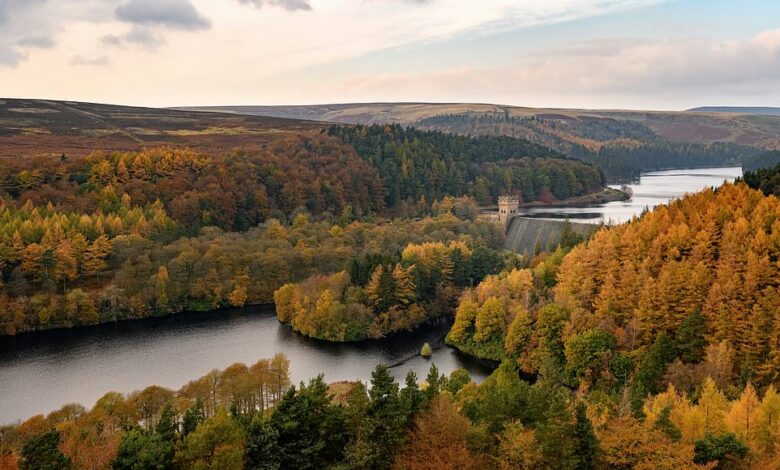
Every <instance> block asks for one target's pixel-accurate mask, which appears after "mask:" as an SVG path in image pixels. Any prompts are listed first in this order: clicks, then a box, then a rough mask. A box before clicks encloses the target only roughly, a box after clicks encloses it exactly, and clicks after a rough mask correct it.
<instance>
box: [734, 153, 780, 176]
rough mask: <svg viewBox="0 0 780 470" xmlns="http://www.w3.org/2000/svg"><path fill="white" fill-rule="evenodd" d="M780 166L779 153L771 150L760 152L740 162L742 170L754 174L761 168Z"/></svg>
mask: <svg viewBox="0 0 780 470" xmlns="http://www.w3.org/2000/svg"><path fill="white" fill-rule="evenodd" d="M778 164H780V151H778V150H773V151H769V152H762V153H759V154H758V155H755V156H753V157H750V158H746V159H745V160H744V161H743V162H742V170H743V171H745V172H748V171H751V172H755V171H756V170H760V169H763V168H772V167H775V166H777V165H778Z"/></svg>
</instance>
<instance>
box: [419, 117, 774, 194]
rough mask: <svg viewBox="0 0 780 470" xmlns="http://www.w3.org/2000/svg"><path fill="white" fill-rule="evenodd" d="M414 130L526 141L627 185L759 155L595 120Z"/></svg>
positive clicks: (491, 121)
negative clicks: (664, 172) (654, 174)
mask: <svg viewBox="0 0 780 470" xmlns="http://www.w3.org/2000/svg"><path fill="white" fill-rule="evenodd" d="M414 125H415V126H419V127H420V128H422V129H432V130H440V131H445V132H454V133H457V134H462V135H470V136H485V135H493V136H511V137H516V138H520V139H527V140H529V141H531V142H533V143H535V144H539V145H543V146H546V147H549V148H552V149H554V150H556V151H557V152H560V153H562V154H564V155H566V156H567V157H569V158H577V159H580V160H583V161H586V162H589V163H592V164H594V165H596V166H597V167H598V168H599V169H600V170H601V171H602V172H603V173H604V175H605V177H606V178H607V179H608V180H609V181H626V180H631V179H634V178H637V177H639V174H640V172H642V171H650V170H659V169H664V168H695V167H706V166H723V165H739V164H740V163H741V162H742V161H746V162H747V161H752V159H753V158H754V156H755V155H756V154H757V153H759V152H760V151H759V150H758V149H755V148H752V147H747V146H743V145H737V144H732V143H712V144H690V143H682V142H671V141H668V140H665V139H662V138H661V137H659V136H658V135H657V134H655V132H653V131H652V130H651V129H650V128H649V127H647V126H645V125H643V124H641V123H639V122H634V121H627V120H617V119H612V118H603V117H596V116H590V117H588V116H577V117H572V116H566V115H561V114H548V115H537V116H528V117H514V116H509V115H505V114H503V113H501V114H498V113H491V114H457V115H443V116H433V117H429V118H425V119H422V120H420V121H417V122H416V123H415V124H414Z"/></svg>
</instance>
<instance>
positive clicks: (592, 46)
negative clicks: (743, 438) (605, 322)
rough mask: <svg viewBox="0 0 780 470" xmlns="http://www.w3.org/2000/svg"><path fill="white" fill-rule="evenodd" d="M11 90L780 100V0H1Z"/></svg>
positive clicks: (1, 84)
mask: <svg viewBox="0 0 780 470" xmlns="http://www.w3.org/2000/svg"><path fill="white" fill-rule="evenodd" d="M0 96H5V97H43V98H57V99H71V100H82V101H100V102H112V103H123V104H139V105H151V106H174V105H207V104H303V103H325V102H355V101H469V102H472V101H479V102H498V103H507V104H516V105H526V106H558V107H598V108H644V109H684V108H687V107H692V106H698V105H706V104H718V105H724V104H732V105H767V106H772V105H775V106H776V105H780V2H776V1H771V0H765V1H757V0H740V1H739V2H736V1H732V0H690V1H689V0H678V1H672V0H669V1H661V0H576V1H575V0H538V1H531V0H515V1H510V0H480V1H479V2H476V1H472V0H468V1H465V0H461V1H455V0H69V1H68V0H0Z"/></svg>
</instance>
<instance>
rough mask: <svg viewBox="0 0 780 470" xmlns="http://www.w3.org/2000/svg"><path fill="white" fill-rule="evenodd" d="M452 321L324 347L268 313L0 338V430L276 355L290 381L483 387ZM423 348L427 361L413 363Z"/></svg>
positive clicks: (481, 373)
mask: <svg viewBox="0 0 780 470" xmlns="http://www.w3.org/2000/svg"><path fill="white" fill-rule="evenodd" d="M450 322H451V320H444V319H442V320H439V321H436V322H433V323H431V324H428V325H425V326H424V327H421V328H420V329H418V330H415V331H414V332H410V333H402V334H397V335H394V336H391V337H389V338H385V339H382V340H378V341H365V342H361V343H352V344H337V343H327V342H323V341H317V340H313V339H311V338H306V337H303V336H301V335H298V334H296V333H294V332H293V331H292V330H291V329H290V328H289V327H288V326H286V325H282V324H280V323H279V322H278V321H277V320H276V315H275V314H274V312H273V311H272V310H268V309H257V308H255V309H243V310H235V311H222V312H215V313H203V314H185V315H175V316H170V317H165V318H153V319H146V320H140V321H130V322H122V323H117V324H108V325H100V326H96V327H88V328H83V329H73V330H61V331H51V332H43V333H37V334H27V335H19V336H17V337H3V338H0V397H2V399H0V423H7V422H12V421H15V420H18V419H22V418H27V417H29V416H32V415H34V414H36V413H47V412H49V411H52V410H55V409H57V408H59V407H60V406H62V405H63V404H66V403H74V402H75V403H81V404H84V405H85V406H88V407H89V406H91V405H92V404H93V403H94V402H95V401H96V400H97V399H98V398H99V397H101V396H102V395H103V394H104V393H105V392H108V391H110V390H116V391H120V392H124V393H127V392H131V391H133V390H137V389H141V388H143V387H145V386H147V385H150V384H158V385H162V386H165V387H171V388H178V387H181V386H182V385H184V384H185V383H186V382H187V381H189V380H191V379H195V378H197V377H200V376H201V375H204V374H206V373H207V372H209V371H210V370H212V369H215V368H220V369H222V368H225V367H227V366H228V365H230V364H232V363H234V362H244V363H247V364H252V363H254V362H255V361H257V360H258V359H261V358H265V357H271V356H273V355H274V354H276V353H277V352H283V353H285V354H286V355H287V356H288V357H289V359H290V362H291V364H290V375H291V377H292V380H293V381H294V382H296V383H297V382H299V381H302V380H308V379H309V378H312V377H315V376H316V375H317V374H320V373H324V374H325V378H326V380H328V381H338V380H369V379H370V377H371V371H372V370H373V369H374V367H375V366H376V364H377V363H380V362H381V363H386V364H392V365H393V367H392V368H391V371H392V373H393V375H394V376H395V377H396V378H398V379H399V380H402V379H403V377H404V376H405V375H406V373H407V371H409V370H414V371H415V372H416V373H417V375H418V376H419V377H421V378H424V377H425V375H426V374H427V372H428V368H429V367H430V364H431V363H435V364H436V366H437V367H438V368H439V369H440V371H442V372H443V373H449V372H451V371H453V370H454V369H456V368H458V367H465V368H466V369H467V370H468V371H469V372H470V373H471V375H472V377H474V378H475V380H478V381H481V380H482V379H484V378H485V377H486V376H487V374H489V373H490V365H489V364H485V363H482V362H480V361H478V360H476V359H473V358H470V357H468V356H465V355H461V354H459V353H458V352H457V351H455V350H454V349H452V348H449V347H447V346H446V345H445V344H444V343H443V338H444V336H445V335H446V334H447V332H448V331H449V327H450V324H451V323H450ZM425 342H429V343H430V344H431V346H432V347H433V349H434V352H433V356H432V357H431V358H429V359H425V358H423V357H421V356H419V354H418V353H419V351H420V348H421V347H422V345H423V343H425Z"/></svg>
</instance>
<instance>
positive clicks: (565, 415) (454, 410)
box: [0, 355, 780, 470]
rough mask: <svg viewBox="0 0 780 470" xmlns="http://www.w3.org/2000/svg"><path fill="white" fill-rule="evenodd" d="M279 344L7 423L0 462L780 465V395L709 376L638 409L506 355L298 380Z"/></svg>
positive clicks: (72, 465) (77, 465)
mask: <svg viewBox="0 0 780 470" xmlns="http://www.w3.org/2000/svg"><path fill="white" fill-rule="evenodd" d="M287 368H288V363H287V360H286V358H284V356H282V355H277V356H275V357H274V358H272V359H270V360H268V359H264V360H261V361H259V362H258V363H256V364H254V365H253V366H251V367H247V366H245V365H243V364H234V365H232V366H230V367H228V368H227V369H225V370H222V371H218V370H215V371H213V372H211V373H209V374H208V375H206V376H204V377H202V378H201V379H198V380H196V381H193V382H191V383H189V384H187V385H186V386H185V387H182V388H181V389H180V390H178V391H172V390H168V389H165V388H161V387H156V386H151V387H148V388H146V389H144V390H142V391H139V392H135V393H132V394H130V395H126V396H125V395H122V394H119V393H107V394H106V395H105V396H103V397H102V398H101V399H100V400H98V401H97V403H96V404H95V406H94V407H93V408H92V409H91V410H86V409H84V408H83V407H81V406H78V405H67V406H65V407H63V408H62V409H60V410H58V411H55V412H53V413H51V414H49V415H48V416H43V415H38V416H35V417H32V418H30V419H28V420H26V421H23V422H22V423H20V424H18V425H11V426H6V427H3V428H2V429H0V437H2V439H0V459H2V460H0V462H2V463H3V468H7V469H9V470H13V469H17V468H18V469H22V470H24V469H30V468H57V469H92V470H102V469H109V468H112V469H136V468H159V469H178V468H181V469H185V468H187V469H189V468H213V469H220V470H231V469H286V468H301V469H307V468H311V469H314V468H317V469H320V468H334V469H335V468H376V469H389V468H393V469H404V470H416V469H439V468H486V469H510V468H511V469H516V468H521V469H522V468H529V469H531V468H561V469H572V470H574V469H582V468H594V469H595V468H638V469H642V468H670V469H671V468H675V469H691V470H695V469H699V470H704V469H712V468H722V469H728V468H776V467H777V465H778V463H780V451H779V450H778V445H779V444H780V421H779V420H778V413H780V411H778V410H780V394H778V392H777V391H776V389H775V388H774V387H772V386H770V387H768V388H766V389H763V390H761V391H758V390H757V389H756V388H755V387H754V386H753V385H752V384H747V385H746V386H744V387H742V388H739V389H734V390H733V391H730V392H727V391H724V389H722V388H721V386H720V385H719V384H718V379H715V378H713V376H707V377H705V378H703V379H702V380H701V381H700V382H698V383H697V386H696V388H695V392H693V393H687V392H683V391H680V390H679V389H677V388H676V387H674V386H668V387H667V388H666V389H665V390H661V391H659V392H658V393H654V394H652V395H650V396H648V397H647V399H645V400H642V401H641V402H640V404H639V409H638V410H636V411H635V410H632V407H631V405H630V403H628V399H627V397H626V395H625V394H622V393H614V394H612V393H605V392H606V390H604V389H602V390H599V391H596V390H591V391H588V392H584V391H582V390H580V391H578V392H577V393H575V392H572V390H571V389H570V388H568V387H566V386H564V385H562V384H561V383H559V382H557V381H556V380H555V379H554V378H553V377H551V376H550V375H546V376H542V377H541V378H540V380H537V381H536V382H534V383H530V382H527V381H524V380H522V379H521V376H520V371H519V369H518V366H517V364H516V362H515V361H513V360H511V359H507V360H504V361H503V362H502V363H501V364H500V366H498V367H497V369H496V370H495V371H494V372H493V373H492V374H491V375H490V376H489V377H488V378H487V379H486V380H485V381H484V382H483V383H481V384H476V383H474V382H473V381H471V378H470V377H469V375H468V373H467V372H466V371H465V370H463V369H458V370H455V371H454V372H453V373H452V374H450V376H449V377H446V376H443V375H441V374H440V373H439V372H438V370H437V369H436V366H435V365H433V366H432V367H431V370H430V372H429V373H428V375H427V377H425V380H422V381H421V380H420V379H419V378H418V377H416V375H415V374H414V373H413V372H410V373H409V374H407V376H406V378H405V380H404V383H403V384H401V385H399V384H398V383H397V382H396V381H395V380H394V379H393V377H392V376H391V375H390V373H389V370H388V368H387V367H386V366H384V365H378V366H377V367H376V369H375V370H374V372H373V374H372V377H371V380H370V381H369V383H367V384H363V383H360V382H352V383H344V382H341V383H338V384H332V385H328V384H327V383H326V382H325V380H324V378H323V377H322V376H319V377H317V378H314V379H311V380H309V381H308V382H306V383H301V384H300V385H299V386H290V383H289V378H288V375H287Z"/></svg>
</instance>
